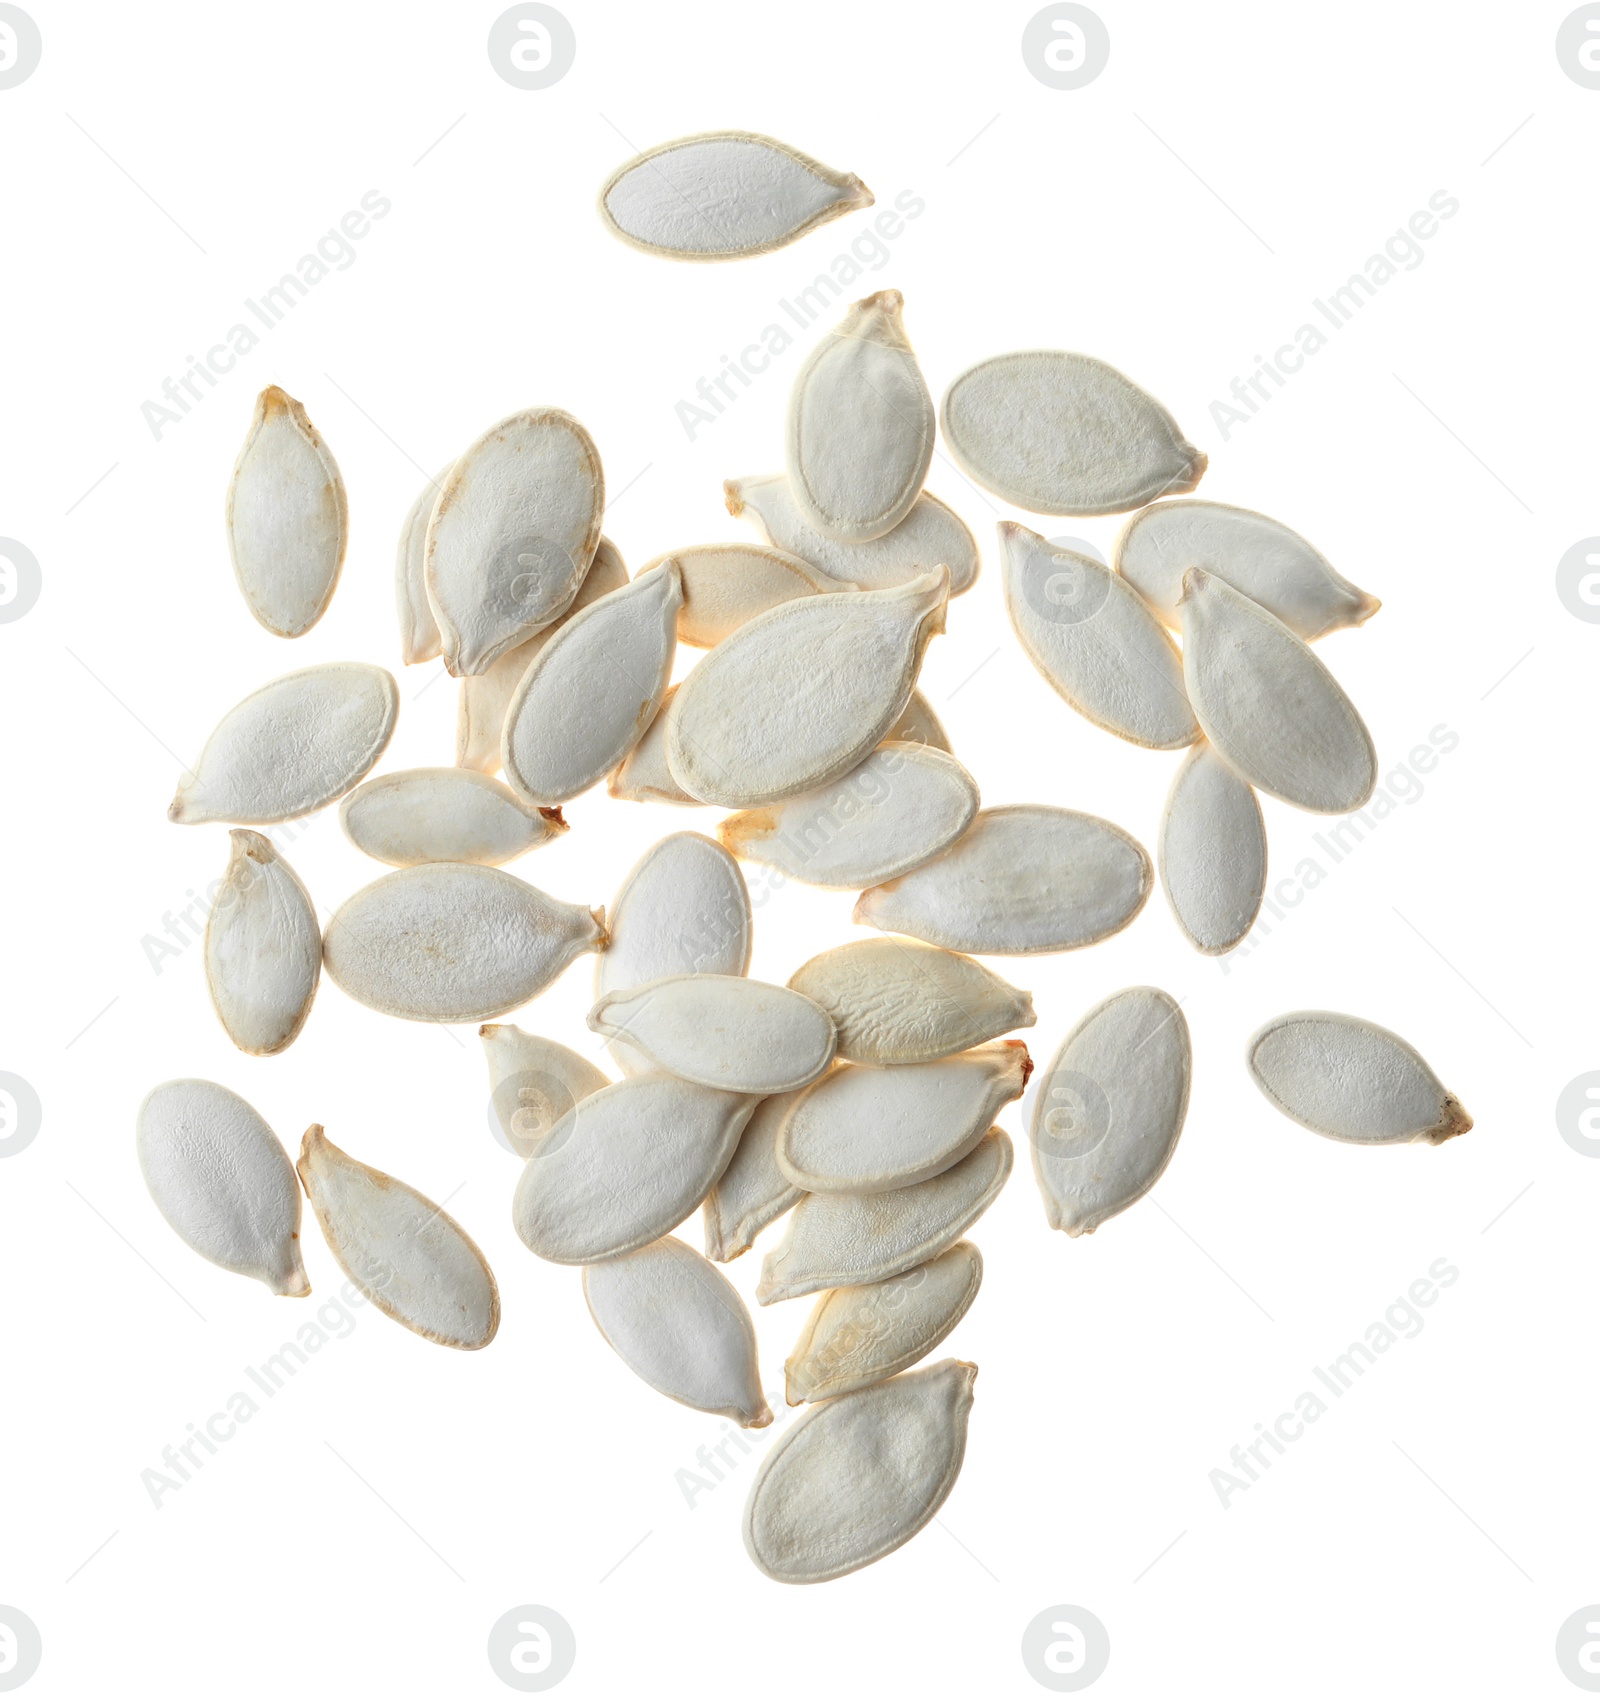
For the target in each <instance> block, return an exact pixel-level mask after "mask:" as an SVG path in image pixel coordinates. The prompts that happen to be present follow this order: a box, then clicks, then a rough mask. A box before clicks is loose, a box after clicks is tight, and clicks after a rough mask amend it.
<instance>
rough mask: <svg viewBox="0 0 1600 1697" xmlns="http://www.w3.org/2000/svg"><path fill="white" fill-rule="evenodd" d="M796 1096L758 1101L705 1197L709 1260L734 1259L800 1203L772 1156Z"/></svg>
mask: <svg viewBox="0 0 1600 1697" xmlns="http://www.w3.org/2000/svg"><path fill="white" fill-rule="evenodd" d="M798 1095H799V1092H798V1091H797V1090H791V1091H787V1092H785V1094H783V1095H782V1096H769V1097H767V1099H766V1100H765V1101H764V1102H762V1103H761V1105H760V1106H759V1107H758V1108H757V1109H756V1111H755V1112H754V1113H753V1114H752V1115H751V1116H750V1123H749V1124H748V1125H747V1126H746V1127H745V1128H744V1132H743V1134H742V1135H741V1136H740V1138H739V1147H738V1148H737V1149H735V1150H734V1152H733V1159H732V1160H731V1161H729V1162H728V1165H727V1167H726V1168H725V1169H724V1171H723V1174H722V1177H721V1178H719V1179H718V1180H717V1182H716V1184H715V1185H713V1186H712V1188H711V1193H710V1195H708V1196H707V1197H706V1202H705V1209H704V1214H705V1229H706V1254H707V1255H709V1256H710V1257H711V1259H712V1260H713V1261H733V1260H736V1259H737V1258H738V1257H739V1256H741V1255H743V1254H744V1252H745V1251H746V1250H747V1249H748V1248H749V1247H750V1245H751V1244H752V1243H754V1242H755V1240H756V1237H757V1236H758V1235H759V1233H760V1232H761V1231H762V1230H763V1229H764V1228H765V1227H767V1226H769V1225H771V1224H772V1222H773V1221H774V1220H775V1219H777V1218H778V1216H779V1215H780V1214H787V1213H788V1211H789V1210H790V1209H791V1208H792V1207H793V1206H794V1205H795V1203H796V1202H798V1201H799V1200H800V1197H801V1195H802V1192H801V1190H800V1188H799V1187H798V1186H797V1185H793V1184H790V1182H789V1180H788V1179H787V1178H786V1177H785V1176H784V1173H783V1169H782V1168H781V1167H780V1166H779V1165H778V1162H777V1157H776V1155H775V1154H774V1152H773V1146H774V1145H775V1144H776V1142H777V1139H778V1128H779V1126H781V1125H782V1124H783V1119H784V1115H785V1114H787V1113H788V1111H789V1109H790V1108H791V1107H793V1106H794V1102H795V1099H796V1097H797V1096H798Z"/></svg>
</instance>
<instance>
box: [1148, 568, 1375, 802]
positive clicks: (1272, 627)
mask: <svg viewBox="0 0 1600 1697" xmlns="http://www.w3.org/2000/svg"><path fill="white" fill-rule="evenodd" d="M1181 611H1182V613H1183V677H1184V683H1185V685H1186V686H1187V688H1188V691H1189V700H1190V701H1191V702H1192V703H1193V705H1194V712H1195V717H1196V718H1197V719H1198V720H1199V721H1200V728H1201V729H1202V730H1203V731H1204V732H1205V734H1206V739H1207V741H1208V742H1210V744H1211V745H1212V747H1213V748H1215V749H1216V751H1217V753H1218V754H1220V755H1221V756H1222V758H1223V759H1224V760H1225V761H1227V763H1228V764H1229V765H1230V766H1231V767H1232V768H1233V769H1234V771H1235V772H1237V773H1238V774H1239V776H1240V777H1241V778H1243V779H1244V780H1245V781H1246V782H1247V783H1250V784H1253V785H1255V787H1256V788H1257V789H1258V790H1265V791H1266V792H1267V794H1268V795H1273V796H1276V797H1277V798H1278V799H1279V801H1286V802H1288V803H1289V804H1290V806H1292V807H1303V808H1305V809H1306V811H1307V812H1308V813H1349V812H1351V811H1353V810H1354V809H1355V808H1358V807H1364V806H1365V805H1366V803H1367V800H1368V798H1369V797H1370V796H1371V794H1372V791H1373V788H1374V786H1375V785H1376V784H1377V781H1378V756H1377V752H1376V750H1374V748H1373V746H1372V737H1371V735H1370V734H1369V733H1368V731H1367V727H1366V725H1365V724H1363V723H1362V719H1361V715H1360V714H1359V713H1358V712H1357V711H1356V710H1355V707H1354V706H1353V705H1352V703H1351V700H1350V697H1349V696H1347V695H1346V694H1345V692H1344V691H1343V690H1342V689H1341V688H1340V687H1339V685H1338V683H1337V682H1336V681H1335V679H1334V676H1333V674H1332V673H1331V672H1330V671H1329V670H1328V668H1327V667H1326V666H1324V665H1323V663H1322V662H1321V661H1320V660H1319V659H1318V658H1317V657H1316V655H1315V654H1313V653H1312V652H1311V650H1310V649H1309V648H1308V647H1306V645H1305V644H1304V643H1303V642H1302V641H1301V640H1300V638H1299V637H1297V636H1296V635H1295V634H1294V632H1293V631H1292V630H1290V629H1289V627H1288V626H1287V625H1285V624H1284V623H1283V622H1282V621H1281V620H1279V619H1275V618H1273V616H1272V614H1271V613H1269V612H1267V610H1266V609H1265V608H1264V607H1258V606H1257V605H1256V604H1255V602H1254V601H1251V600H1250V599H1249V598H1248V597H1247V596H1244V595H1241V594H1240V593H1239V591H1238V590H1237V589H1233V588H1230V587H1229V585H1227V584H1226V583H1224V582H1223V581H1222V580H1221V579H1220V578H1215V577H1212V576H1211V575H1210V573H1208V572H1203V571H1199V570H1192V571H1189V572H1187V573H1185V575H1184V580H1183V602H1182V608H1181Z"/></svg>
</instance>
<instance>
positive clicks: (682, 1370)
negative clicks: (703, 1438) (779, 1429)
mask: <svg viewBox="0 0 1600 1697" xmlns="http://www.w3.org/2000/svg"><path fill="white" fill-rule="evenodd" d="M583 1295H584V1300H585V1301H586V1302H587V1303H588V1304H589V1312H590V1313H591V1314H592V1315H593V1316H594V1323H595V1324H596V1325H597V1326H598V1327H599V1328H600V1335H601V1336H602V1337H603V1338H604V1339H605V1340H606V1342H607V1343H608V1344H610V1345H611V1347H612V1348H613V1349H614V1350H615V1351H616V1352H617V1354H618V1355H620V1356H621V1357H622V1359H623V1361H624V1362H626V1363H627V1365H628V1366H629V1367H630V1368H632V1370H633V1371H634V1372H635V1373H637V1374H638V1375H639V1377H640V1378H641V1379H643V1380H644V1382H645V1383H646V1384H647V1385H649V1386H650V1388H651V1389H652V1390H657V1391H660V1392H661V1394H662V1395H663V1396H669V1397H671V1398H672V1400H673V1401H674V1402H681V1403H683V1404H684V1405H685V1406H686V1407H688V1408H698V1409H700V1410H701V1411H702V1412H703V1413H706V1414H721V1415H724V1416H726V1418H728V1419H729V1420H736V1421H737V1422H738V1423H739V1424H740V1425H741V1426H770V1425H771V1424H772V1410H771V1409H770V1408H768V1407H767V1399H766V1398H765V1397H764V1396H763V1395H762V1394H761V1373H760V1369H759V1367H758V1366H757V1364H756V1329H755V1326H754V1325H753V1324H752V1323H751V1320H750V1312H749V1310H748V1309H747V1308H746V1307H745V1305H744V1303H743V1302H742V1301H741V1300H740V1297H739V1293H738V1291H736V1290H735V1289H734V1288H733V1286H732V1285H731V1284H730V1283H729V1282H728V1280H727V1279H726V1278H725V1277H724V1276H723V1275H722V1274H721V1273H719V1272H718V1271H717V1269H716V1268H715V1267H713V1266H712V1265H711V1263H710V1262H709V1261H708V1260H706V1258H705V1256H703V1255H697V1254H696V1253H695V1251H694V1250H692V1249H691V1248H690V1247H689V1246H688V1244H686V1243H684V1242H682V1241H680V1240H679V1239H678V1238H675V1237H663V1238H660V1239H658V1240H657V1241H656V1242H655V1243H649V1244H646V1245H645V1247H644V1248H643V1249H635V1250H634V1251H633V1252H632V1254H629V1255H619V1256H617V1257H616V1258H615V1259H614V1260H611V1261H597V1262H594V1263H592V1264H591V1265H589V1266H587V1267H585V1268H584V1269H583Z"/></svg>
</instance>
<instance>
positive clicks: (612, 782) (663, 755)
mask: <svg viewBox="0 0 1600 1697" xmlns="http://www.w3.org/2000/svg"><path fill="white" fill-rule="evenodd" d="M677 693H678V686H677V685H676V684H674V685H673V686H672V688H671V689H669V690H668V691H667V693H666V694H665V695H664V696H662V698H661V706H660V708H659V709H658V710H657V712H656V716H655V718H653V719H652V720H651V721H650V723H649V726H648V727H647V728H646V730H645V733H644V735H643V736H642V737H640V738H639V740H638V741H637V742H636V743H635V744H634V745H633V747H632V748H630V749H629V750H628V758H627V759H626V760H624V761H623V763H622V764H621V765H620V766H619V767H618V768H617V769H616V771H615V772H613V773H612V774H611V776H610V777H609V778H608V779H607V780H606V790H607V792H608V793H609V794H610V795H611V796H613V797H614V798H615V799H616V800H618V801H659V802H665V803H666V804H667V805H668V806H669V807H700V806H702V805H704V804H703V803H701V802H698V801H696V800H695V798H694V797H693V796H692V795H690V794H689V793H688V791H687V790H685V789H684V788H683V787H682V786H681V785H680V784H679V783H678V780H677V779H676V778H674V777H673V775H672V768H671V767H670V766H669V765H668V764H667V709H668V708H670V707H671V705H672V698H673V696H675V695H676V694H677Z"/></svg>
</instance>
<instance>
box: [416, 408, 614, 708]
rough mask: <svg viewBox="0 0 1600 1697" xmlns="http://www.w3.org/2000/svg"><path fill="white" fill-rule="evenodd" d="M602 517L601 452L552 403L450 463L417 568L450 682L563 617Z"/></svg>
mask: <svg viewBox="0 0 1600 1697" xmlns="http://www.w3.org/2000/svg"><path fill="white" fill-rule="evenodd" d="M604 509H605V477H604V475H603V473H602V472H601V469H600V455H599V453H598V452H597V451H596V449H595V445H594V443H593V441H592V440H591V439H590V436H589V432H588V431H587V430H585V429H584V428H583V426H582V425H581V424H579V423H578V421H577V419H575V418H573V417H571V416H570V414H568V413H564V412H562V411H561V409H560V408H559V407H533V408H530V409H529V410H528V411H527V412H519V413H513V414H512V415H511V417H510V418H504V419H501V421H500V422H499V423H498V424H496V425H495V426H493V428H492V429H490V430H487V431H485V432H484V434H483V435H482V436H480V437H479V438H478V440H477V441H476V442H474V443H473V444H472V446H471V447H470V448H468V449H467V451H466V453H464V454H463V455H462V456H461V458H460V459H459V460H457V461H456V463H455V465H454V466H453V467H452V468H451V471H450V475H449V477H448V478H446V479H445V485H444V488H443V490H442V491H441V492H440V495H439V499H438V501H437V502H436V503H435V505H434V509H433V516H432V517H431V519H430V520H429V522H428V536H427V544H426V546H427V557H426V561H425V564H424V567H423V575H424V581H425V582H426V584H427V588H428V601H429V604H430V605H431V606H432V608H433V616H434V618H435V619H436V620H437V621H438V624H439V635H440V639H441V643H442V647H443V653H444V663H445V665H446V666H447V667H448V668H449V670H450V672H451V675H452V676H454V677H458V678H461V677H470V676H471V675H472V674H473V673H475V672H482V671H486V670H487V669H488V668H489V667H490V666H491V665H492V664H493V663H494V662H495V661H496V660H497V659H498V658H499V657H500V656H501V655H502V654H504V653H505V651H506V650H507V649H508V648H515V647H516V646H517V644H518V643H519V642H525V641H526V640H527V639H528V638H529V637H530V636H532V635H534V633H535V632H537V631H541V630H543V629H544V627H545V626H546V625H550V624H554V623H555V621H556V620H557V619H559V618H560V617H561V615H562V614H563V613H564V612H566V610H567V608H568V607H569V606H570V605H571V604H572V598H573V597H574V596H575V595H576V594H577V593H578V586H579V585H580V584H581V583H582V582H583V578H584V574H585V573H586V572H587V571H588V570H589V563H590V561H591V560H593V558H594V551H595V548H596V546H597V545H598V543H599V541H600V514H601V513H602V511H604Z"/></svg>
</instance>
